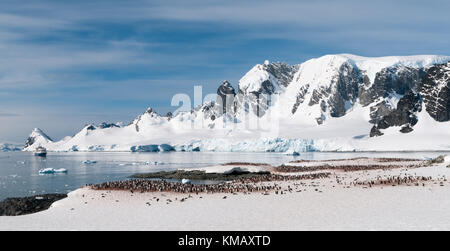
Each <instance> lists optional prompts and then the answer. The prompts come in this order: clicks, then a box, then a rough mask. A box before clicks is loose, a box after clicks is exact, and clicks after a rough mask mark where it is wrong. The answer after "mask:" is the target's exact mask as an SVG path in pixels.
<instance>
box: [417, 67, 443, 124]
mask: <svg viewBox="0 0 450 251" xmlns="http://www.w3.org/2000/svg"><path fill="white" fill-rule="evenodd" d="M420 92H421V94H422V96H423V101H424V103H425V109H426V111H427V112H428V114H430V116H431V117H432V118H433V119H435V120H436V121H439V122H445V121H449V120H450V62H448V63H446V64H441V65H436V66H433V67H431V68H430V69H429V70H428V72H427V75H425V77H424V79H423V81H422V85H421V88H420Z"/></svg>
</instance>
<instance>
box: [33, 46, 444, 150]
mask: <svg viewBox="0 0 450 251" xmlns="http://www.w3.org/2000/svg"><path fill="white" fill-rule="evenodd" d="M449 121H450V57H448V56H435V55H419V56H403V57H399V56H391V57H376V58H368V57H361V56H356V55H349V54H339V55H326V56H323V57H320V58H315V59H311V60H308V61H306V62H304V63H301V64H298V65H288V64H286V63H282V62H275V63H270V62H269V61H267V60H266V61H265V62H264V63H263V64H257V65H255V66H254V67H253V68H252V69H251V70H250V71H249V72H247V73H246V74H245V75H244V76H243V77H242V78H241V79H240V80H239V83H238V86H237V89H235V88H234V87H233V86H232V84H231V83H230V82H228V81H224V82H223V83H222V84H221V85H220V86H219V87H218V89H217V98H216V100H215V101H208V102H204V103H203V105H201V106H197V107H194V108H192V109H191V110H190V111H183V112H177V113H175V114H171V113H168V114H166V115H160V114H158V113H157V111H155V110H154V109H152V108H148V109H147V110H146V111H145V112H144V113H143V114H141V115H139V116H138V117H137V118H136V119H135V120H133V121H131V122H130V123H129V124H128V125H123V124H115V123H102V124H100V125H93V124H89V125H86V126H85V127H84V128H83V129H82V130H81V131H80V132H78V133H76V134H75V135H74V136H71V137H65V138H64V139H62V140H59V141H54V140H52V139H51V138H50V137H49V136H47V135H46V134H45V133H44V132H43V131H42V130H41V129H34V130H33V132H32V133H31V135H30V136H29V137H28V139H27V141H26V143H25V146H24V150H25V151H33V150H34V149H35V148H36V147H38V146H44V147H46V148H47V149H48V150H51V151H134V152H139V151H143V152H160V151H252V152H267V151H270V152H294V151H296V152H302V151H384V150H386V151H387V150H389V151H406V150H450V122H449Z"/></svg>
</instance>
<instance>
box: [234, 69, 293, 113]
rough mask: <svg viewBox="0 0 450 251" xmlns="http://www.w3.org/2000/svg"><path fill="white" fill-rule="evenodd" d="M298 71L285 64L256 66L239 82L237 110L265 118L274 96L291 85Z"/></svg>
mask: <svg viewBox="0 0 450 251" xmlns="http://www.w3.org/2000/svg"><path fill="white" fill-rule="evenodd" d="M296 70H298V66H290V65H288V64H285V63H268V62H266V63H265V64H263V65H256V66H255V67H253V69H252V70H250V71H249V72H248V73H247V74H246V75H245V76H244V77H243V78H242V79H241V80H240V81H239V89H238V94H237V95H236V106H237V109H240V108H243V109H245V110H247V111H251V112H253V113H254V114H256V115H257V116H259V117H262V116H264V114H265V113H266V111H267V109H268V108H269V107H270V106H271V105H272V102H273V100H272V95H273V94H278V93H281V92H282V91H283V90H284V88H285V87H287V86H288V85H289V84H290V83H291V81H292V79H293V77H294V73H295V71H296Z"/></svg>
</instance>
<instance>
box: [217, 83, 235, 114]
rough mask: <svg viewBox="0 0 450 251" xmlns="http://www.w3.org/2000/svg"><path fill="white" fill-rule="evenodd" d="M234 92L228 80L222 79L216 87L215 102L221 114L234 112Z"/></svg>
mask: <svg viewBox="0 0 450 251" xmlns="http://www.w3.org/2000/svg"><path fill="white" fill-rule="evenodd" d="M235 96H236V92H235V90H234V88H233V86H231V84H230V83H229V82H228V81H224V82H223V83H222V84H221V85H220V86H219V88H218V89H217V100H216V104H217V105H218V106H219V110H220V111H221V113H222V114H225V113H227V112H228V113H229V112H231V113H234V111H235V107H234V97H235Z"/></svg>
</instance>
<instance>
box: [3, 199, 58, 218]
mask: <svg viewBox="0 0 450 251" xmlns="http://www.w3.org/2000/svg"><path fill="white" fill-rule="evenodd" d="M66 197H67V195H66V194H44V195H36V196H33V197H25V198H8V199H6V200H4V201H2V202H0V216H18V215H25V214H32V213H37V212H40V211H44V210H47V209H48V208H49V207H50V206H51V205H52V204H53V203H54V202H55V201H58V200H61V199H64V198H66Z"/></svg>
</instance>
